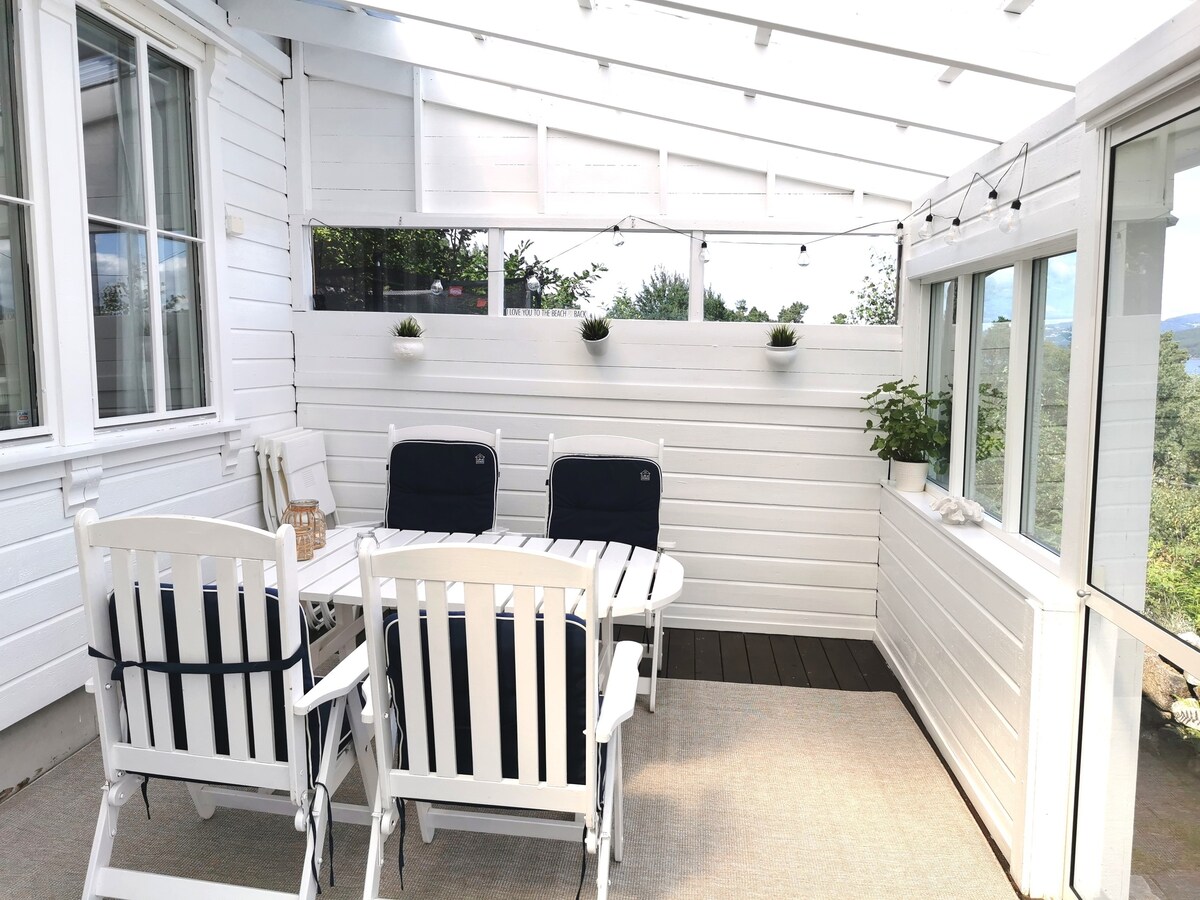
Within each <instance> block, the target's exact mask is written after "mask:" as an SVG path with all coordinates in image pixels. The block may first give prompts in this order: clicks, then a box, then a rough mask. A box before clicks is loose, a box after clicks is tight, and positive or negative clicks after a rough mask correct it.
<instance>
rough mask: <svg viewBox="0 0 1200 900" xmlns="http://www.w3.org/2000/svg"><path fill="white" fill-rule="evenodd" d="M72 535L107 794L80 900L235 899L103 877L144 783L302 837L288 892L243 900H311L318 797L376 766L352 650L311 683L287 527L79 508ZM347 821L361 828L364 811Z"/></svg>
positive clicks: (145, 876) (362, 657)
mask: <svg viewBox="0 0 1200 900" xmlns="http://www.w3.org/2000/svg"><path fill="white" fill-rule="evenodd" d="M75 538H76V545H77V548H78V552H79V564H80V576H81V579H82V582H83V597H84V613H85V619H86V624H87V629H88V639H89V654H90V655H91V656H92V658H93V665H94V668H93V672H92V677H91V680H90V684H91V687H92V689H93V692H94V693H95V696H96V711H97V717H98V723H99V730H100V748H101V753H102V757H103V764H104V777H105V780H106V782H107V784H108V788H107V790H106V791H105V793H104V795H103V798H102V800H101V803H100V814H99V820H98V822H97V826H96V836H95V840H94V843H93V845H92V852H91V858H90V861H89V864H88V873H87V879H86V882H85V885H84V891H83V896H84V898H85V900H92V898H99V897H113V898H137V897H147V896H161V897H166V896H172V895H178V894H179V893H180V890H181V889H182V890H184V891H185V892H189V893H188V895H189V896H192V895H195V896H201V895H203V896H211V897H241V896H247V894H246V892H245V891H244V890H243V889H239V888H235V887H232V886H230V885H226V884H214V883H210V882H193V883H191V884H190V885H181V884H180V883H179V879H177V878H173V877H167V876H163V875H158V874H154V873H152V872H146V871H141V870H134V869H123V868H114V867H112V866H111V865H110V859H111V854H112V847H113V839H114V836H115V834H116V827H117V819H118V816H119V813H120V809H121V807H122V805H123V804H124V803H125V802H126V801H127V800H128V799H129V798H130V797H132V796H134V795H135V794H136V793H137V789H138V787H139V786H141V785H143V784H144V782H145V781H146V780H147V779H150V778H166V779H178V780H182V781H185V782H187V786H188V790H189V792H190V793H191V796H192V800H193V802H194V803H195V805H196V810H197V812H198V813H199V814H200V816H201V817H203V818H209V817H210V816H212V815H213V814H214V812H215V810H216V807H217V806H227V807H237V808H241V809H250V810H258V811H263V812H274V813H283V814H286V815H288V816H290V817H292V818H293V819H294V821H295V822H296V823H297V828H298V829H299V830H307V832H308V840H307V846H306V851H305V856H304V859H303V860H298V861H297V864H298V867H299V868H298V870H297V880H298V881H299V890H298V892H273V891H262V892H255V893H254V896H255V897H261V898H263V900H267V898H271V897H277V898H280V900H283V898H288V897H291V898H300V900H311V898H313V897H314V896H315V895H316V892H317V888H318V884H317V873H318V871H319V869H320V864H321V844H322V840H323V838H324V835H325V834H326V831H327V829H328V827H329V821H328V818H327V815H328V812H329V810H330V809H331V804H330V801H329V794H330V792H331V791H336V790H337V787H338V785H339V784H340V783H341V781H342V779H343V778H344V777H345V775H346V774H347V772H348V771H349V769H350V768H351V766H352V765H353V762H354V760H355V758H356V757H357V759H358V761H359V763H360V764H361V770H362V774H363V779H364V781H365V782H366V784H367V785H368V793H369V792H370V791H371V790H372V789H373V785H374V783H375V777H374V771H375V769H374V759H373V758H372V757H371V755H370V754H369V752H368V751H367V745H368V743H369V739H370V735H369V733H368V732H367V730H366V729H365V727H364V726H363V725H362V722H361V702H360V698H359V694H358V690H357V686H358V685H359V684H360V683H361V682H362V680H363V678H364V677H365V676H366V651H365V648H364V649H363V650H361V651H356V652H355V653H353V654H351V655H349V656H348V657H347V658H346V659H344V660H343V661H342V662H341V663H340V664H339V665H338V666H337V668H335V669H334V670H333V671H332V672H330V673H329V674H328V675H326V676H325V677H324V678H321V679H319V680H316V681H314V678H313V674H312V668H311V659H310V653H309V645H308V630H307V628H306V623H305V620H304V616H303V615H302V613H301V609H300V601H299V592H298V587H297V580H296V536H295V532H294V530H293V529H292V527H291V526H290V525H285V526H283V527H282V528H280V529H279V531H278V532H277V533H275V534H272V533H271V532H267V531H262V530H260V529H257V528H251V527H249V526H247V525H240V524H236V523H232V522H223V521H219V520H215V519H201V518H196V517H190V516H136V517H129V518H122V519H108V520H104V521H101V520H100V519H99V518H98V517H97V515H96V513H95V511H94V510H90V509H89V510H84V511H83V512H81V513H80V514H79V515H78V516H77V517H76V520H75ZM106 556H108V558H109V559H110V560H111V569H112V576H111V582H110V579H109V578H107V577H106V576H105V568H106V566H105V557H106ZM110 583H111V589H110ZM347 731H348V738H349V739H348V740H346V739H345V738H346V737H347ZM351 748H352V749H353V752H348V751H349V750H350V749H351ZM340 751H347V752H340ZM246 788H254V789H258V790H251V791H247V790H245V789H246ZM346 816H347V817H348V818H349V819H350V820H351V821H357V822H359V823H362V824H365V823H366V822H368V821H369V816H368V815H367V812H366V810H365V809H362V810H360V811H358V812H357V814H355V812H354V811H348V812H346Z"/></svg>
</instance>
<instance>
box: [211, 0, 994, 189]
mask: <svg viewBox="0 0 1200 900" xmlns="http://www.w3.org/2000/svg"><path fill="white" fill-rule="evenodd" d="M226 5H227V7H228V8H229V10H230V16H231V21H233V22H235V23H236V24H238V25H239V26H243V27H250V28H254V29H255V30H260V31H266V32H270V33H274V34H276V35H278V36H280V37H285V38H289V39H291V40H295V41H300V42H302V43H305V44H311V45H324V46H332V47H336V48H339V49H341V50H351V49H353V50H358V51H361V52H360V54H356V56H357V55H362V54H372V55H374V56H377V57H381V58H387V59H394V60H399V61H402V62H407V63H411V64H413V65H416V66H419V67H421V68H423V69H430V70H435V71H443V72H448V73H451V74H457V75H464V76H467V77H469V78H473V79H478V80H480V81H483V82H492V83H497V84H502V85H505V86H510V87H514V88H519V89H522V90H527V91H532V92H535V93H540V94H545V95H547V96H553V97H559V98H562V99H567V100H572V101H580V102H583V103H590V104H595V105H597V106H602V107H605V108H608V109H613V110H616V111H619V112H628V113H636V114H638V115H642V116H648V117H650V118H657V119H661V120H663V121H668V122H672V123H676V124H682V125H688V126H694V127H696V128H698V129H705V130H710V131H715V132H720V133H724V134H730V135H735V136H746V137H748V138H750V139H752V140H759V141H764V142H768V143H774V144H779V145H781V146H785V147H790V148H794V149H799V150H806V151H812V152H813V153H818V154H824V155H828V156H831V157H835V158H840V159H847V160H852V161H862V162H866V163H869V164H873V165H879V166H881V167H885V168H894V169H898V170H902V171H905V170H906V171H911V172H913V173H914V174H919V175H922V176H929V177H934V178H937V177H941V176H943V175H944V174H945V173H946V172H950V171H954V170H955V169H956V168H957V167H961V164H962V160H964V159H972V158H974V157H975V156H978V155H979V154H980V153H982V152H986V150H987V149H989V146H988V145H987V144H985V143H982V142H975V141H968V140H964V139H961V138H954V137H950V136H946V135H942V134H938V133H935V132H928V131H922V130H921V129H909V130H907V131H900V130H898V129H896V128H894V127H893V126H892V124H891V123H886V124H885V123H881V122H876V121H873V120H870V119H859V118H855V117H847V116H842V115H839V114H836V113H831V112H829V111H825V110H820V109H809V108H807V107H802V106H794V105H792V104H786V103H784V102H782V101H778V100H773V99H771V98H762V97H760V98H758V99H757V100H755V101H754V102H753V103H747V101H746V99H745V98H744V97H741V96H738V95H736V94H734V93H732V92H727V91H713V90H711V89H709V88H706V87H705V86H703V85H697V84H694V83H689V82H682V83H678V84H675V83H672V82H670V81H669V80H668V79H665V78H663V77H662V76H656V75H653V74H649V73H645V72H640V71H637V70H629V69H624V68H619V67H614V68H613V69H611V70H604V69H600V68H598V67H596V65H595V63H594V62H593V61H591V60H582V59H573V58H565V59H562V58H559V59H557V62H558V66H557V67H552V66H550V65H548V64H547V62H546V60H545V59H543V58H542V57H543V56H547V54H545V52H544V51H536V50H530V49H528V48H522V47H514V46H512V45H506V44H505V42H503V41H489V42H488V43H487V44H479V43H478V42H476V41H473V40H467V39H466V35H465V33H462V32H456V31H448V30H446V29H437V28H433V27H431V26H424V25H420V24H415V25H410V24H408V23H406V24H405V25H404V26H382V25H381V23H379V22H377V21H368V20H365V19H363V18H361V17H352V16H347V15H344V14H338V13H336V12H329V11H327V10H323V9H319V8H317V7H307V8H304V9H302V10H299V11H297V12H295V13H294V14H291V15H284V14H283V13H284V11H285V10H286V9H287V8H289V7H291V8H292V9H293V10H294V9H295V7H296V5H297V4H291V3H290V0H254V2H249V0H228V2H227V4H226ZM342 57H343V60H344V63H343V64H346V63H348V61H349V60H350V59H353V57H347V56H346V54H345V53H342ZM550 59H551V60H553V59H554V58H553V57H550ZM664 84H668V85H669V86H673V88H674V91H673V93H672V95H671V96H664ZM378 87H385V86H384V85H378ZM697 136H698V137H702V132H697ZM891 195H892V196H895V195H894V194H891Z"/></svg>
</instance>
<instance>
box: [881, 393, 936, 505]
mask: <svg viewBox="0 0 1200 900" xmlns="http://www.w3.org/2000/svg"><path fill="white" fill-rule="evenodd" d="M918 387H919V386H918V384H917V381H916V379H913V380H911V381H906V382H905V381H885V382H884V383H883V384H881V385H879V387H877V388H876V389H875V390H873V391H871V393H869V394H867V395H866V396H865V397H863V398H862V399H864V400H866V401H867V405H866V407H865V408H864V409H863V410H862V411H863V412H865V413H867V414H868V418H867V424H866V427H865V428H864V429H863V431H874V432H875V440H874V441H872V443H871V450H872V451H873V452H875V453H876V454H877V455H878V456H879V458H880V459H886V460H888V461H889V462H890V463H891V477H892V480H893V481H895V483H896V490H898V491H914V492H920V491H923V490H925V479H926V477H927V475H928V474H929V458H930V456H931V455H933V454H934V453H935V451H937V450H939V449H940V448H942V447H944V446H945V445H946V440H947V438H946V433H945V431H944V430H943V428H942V425H941V423H940V422H939V421H938V419H937V418H936V417H935V416H934V415H933V413H934V412H935V411H936V410H938V409H939V408H941V406H942V405H943V404H944V403H945V402H946V401H945V399H944V398H942V397H935V396H934V395H933V394H932V393H922V392H921V391H920V390H918Z"/></svg>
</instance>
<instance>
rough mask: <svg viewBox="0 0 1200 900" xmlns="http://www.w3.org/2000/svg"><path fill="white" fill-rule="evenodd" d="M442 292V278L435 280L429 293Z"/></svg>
mask: <svg viewBox="0 0 1200 900" xmlns="http://www.w3.org/2000/svg"><path fill="white" fill-rule="evenodd" d="M441 292H442V279H440V278H435V279H433V284H431V285H430V286H429V293H431V294H440V293H441Z"/></svg>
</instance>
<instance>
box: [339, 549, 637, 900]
mask: <svg viewBox="0 0 1200 900" xmlns="http://www.w3.org/2000/svg"><path fill="white" fill-rule="evenodd" d="M359 578H360V580H361V583H362V587H363V598H364V609H363V615H364V617H365V619H366V633H367V648H368V655H369V658H370V670H371V678H370V686H371V696H370V698H369V702H370V707H371V710H372V720H373V723H374V726H375V741H376V753H377V754H378V763H379V771H380V779H379V784H380V789H379V792H378V799H377V801H376V802H377V804H378V805H377V807H376V820H375V824H374V825H373V828H372V833H371V844H370V848H369V850H368V854H367V883H366V890H365V892H364V895H363V896H364V898H368V900H371V898H378V897H379V874H380V866H381V864H382V859H383V852H384V847H385V844H386V842H387V840H388V837H389V835H391V834H392V832H393V830H394V829H395V828H396V826H397V825H398V824H399V823H400V822H401V821H402V820H403V816H404V812H403V804H402V802H401V803H400V804H399V805H397V802H396V801H400V800H402V798H407V799H409V800H413V801H415V803H416V808H417V814H418V818H419V820H420V826H421V836H422V838H423V839H424V840H425V842H426V843H428V842H430V841H432V840H433V838H434V835H435V832H436V831H437V830H438V829H439V828H448V829H456V830H464V831H482V832H489V833H503V834H511V835H518V836H524V837H543V838H558V839H562V840H568V841H579V840H580V838H581V837H582V838H584V839H585V842H586V846H587V849H588V852H592V853H598V854H599V857H598V865H597V886H598V891H597V895H598V897H599V898H604V897H605V896H606V894H607V888H608V869H609V864H610V854H611V856H612V858H615V859H616V860H617V861H620V859H621V855H622V833H621V828H622V823H621V799H620V798H621V732H620V725H621V723H622V722H624V721H625V720H626V719H628V718H629V717H630V716H631V715H632V714H633V708H634V703H635V701H636V695H637V681H638V670H637V667H638V660H639V658H640V657H641V647H640V646H639V645H637V644H634V643H628V642H627V643H621V644H618V645H617V646H616V648H615V651H614V653H613V654H612V655H611V661H610V662H609V663H608V665H607V667H606V669H605V670H603V671H602V670H601V666H602V660H601V659H600V654H599V653H598V652H597V639H598V631H597V613H596V605H595V602H594V598H595V597H596V561H595V554H592V555H591V558H590V559H589V560H588V561H587V562H579V561H577V560H573V559H565V558H562V557H557V556H552V555H550V554H548V553H539V552H536V551H533V550H526V549H521V548H510V547H498V546H491V545H480V544H465V543H449V544H430V545H418V546H411V547H400V548H398V549H394V550H378V549H377V548H376V546H375V542H374V541H373V540H368V541H366V542H364V544H363V547H362V548H361V549H360V551H359ZM385 611H386V617H385ZM601 686H603V687H604V695H603V697H601V696H600V694H599V691H600V688H601ZM389 687H390V690H389ZM393 704H394V705H393ZM388 710H391V711H392V712H393V713H394V714H389V715H383V714H382V713H384V712H385V711H388ZM397 740H399V747H397ZM397 751H399V752H397ZM397 760H398V762H397ZM435 804H436V805H435ZM445 804H450V806H448V807H447V806H446V805H445ZM457 804H465V805H467V806H488V807H504V808H509V809H523V810H546V811H554V812H558V813H573V814H574V819H563V818H545V817H534V816H528V815H514V814H509V813H505V812H504V811H503V810H501V809H495V810H493V811H479V810H475V809H464V808H461V807H459V806H455V805H457ZM401 859H403V857H401ZM498 890H499V889H498Z"/></svg>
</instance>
